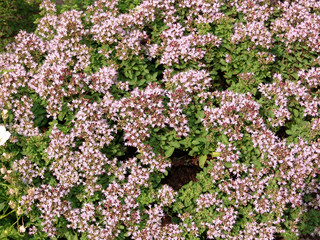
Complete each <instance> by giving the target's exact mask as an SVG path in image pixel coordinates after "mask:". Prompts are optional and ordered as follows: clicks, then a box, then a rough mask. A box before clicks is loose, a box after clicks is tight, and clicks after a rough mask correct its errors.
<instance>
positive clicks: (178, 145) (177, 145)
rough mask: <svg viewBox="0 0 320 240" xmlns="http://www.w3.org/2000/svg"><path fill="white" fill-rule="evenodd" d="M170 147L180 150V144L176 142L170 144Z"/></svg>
mask: <svg viewBox="0 0 320 240" xmlns="http://www.w3.org/2000/svg"><path fill="white" fill-rule="evenodd" d="M170 145H171V146H173V147H175V148H179V147H180V144H179V143H178V142H177V141H175V142H170Z"/></svg>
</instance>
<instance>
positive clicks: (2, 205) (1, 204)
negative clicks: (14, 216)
mask: <svg viewBox="0 0 320 240" xmlns="http://www.w3.org/2000/svg"><path fill="white" fill-rule="evenodd" d="M6 205H7V204H6V203H5V202H2V203H0V212H1V211H2V210H3V209H4V207H5V206H6Z"/></svg>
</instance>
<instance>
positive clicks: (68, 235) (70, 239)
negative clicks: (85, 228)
mask: <svg viewBox="0 0 320 240" xmlns="http://www.w3.org/2000/svg"><path fill="white" fill-rule="evenodd" d="M64 235H65V237H66V238H67V240H78V236H77V234H76V235H73V234H72V233H70V232H66V233H65V234H64Z"/></svg>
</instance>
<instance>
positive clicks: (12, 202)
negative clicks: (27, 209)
mask: <svg viewBox="0 0 320 240" xmlns="http://www.w3.org/2000/svg"><path fill="white" fill-rule="evenodd" d="M9 206H10V207H11V208H12V209H14V208H15V207H16V203H15V202H14V201H12V200H10V201H9Z"/></svg>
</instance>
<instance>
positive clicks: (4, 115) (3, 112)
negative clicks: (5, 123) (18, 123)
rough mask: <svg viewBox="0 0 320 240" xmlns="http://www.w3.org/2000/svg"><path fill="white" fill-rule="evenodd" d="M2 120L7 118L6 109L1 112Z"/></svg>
mask: <svg viewBox="0 0 320 240" xmlns="http://www.w3.org/2000/svg"><path fill="white" fill-rule="evenodd" d="M1 115H2V119H3V120H5V119H7V118H8V110H7V109H4V110H3V111H2V114H1Z"/></svg>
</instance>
